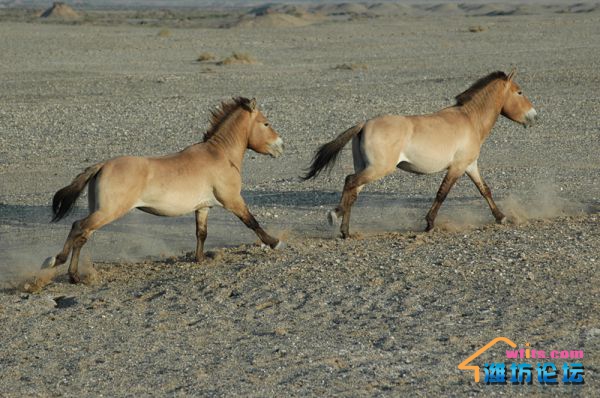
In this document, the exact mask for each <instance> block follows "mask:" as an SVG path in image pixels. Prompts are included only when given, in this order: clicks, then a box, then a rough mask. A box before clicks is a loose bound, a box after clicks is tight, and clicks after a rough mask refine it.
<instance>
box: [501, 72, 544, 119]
mask: <svg viewBox="0 0 600 398" xmlns="http://www.w3.org/2000/svg"><path fill="white" fill-rule="evenodd" d="M515 73H516V72H515V70H514V69H513V71H512V72H510V74H509V75H508V76H507V78H506V83H507V85H508V92H507V94H506V99H505V101H504V105H503V106H502V116H506V117H507V118H509V119H510V120H512V121H514V122H517V123H520V124H522V125H523V126H525V127H527V126H532V125H533V124H534V123H535V121H536V120H537V117H538V116H537V112H536V111H535V109H534V108H533V105H532V104H531V102H530V101H529V99H528V98H527V97H526V96H525V95H524V94H523V91H521V87H519V85H518V84H517V83H515V82H514V81H513V78H514V77H515Z"/></svg>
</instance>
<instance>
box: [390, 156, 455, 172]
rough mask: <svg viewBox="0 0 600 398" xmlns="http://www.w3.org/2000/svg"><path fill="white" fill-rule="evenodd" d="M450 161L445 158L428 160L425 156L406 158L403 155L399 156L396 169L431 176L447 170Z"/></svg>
mask: <svg viewBox="0 0 600 398" xmlns="http://www.w3.org/2000/svg"><path fill="white" fill-rule="evenodd" d="M449 164H450V159H446V158H443V157H441V158H428V157H425V156H414V157H410V158H409V157H408V156H406V155H405V154H404V153H401V154H400V157H399V159H398V163H397V164H396V167H397V168H399V169H401V170H404V171H408V172H409V173H415V174H433V173H438V172H440V171H442V170H445V169H447V168H448V165H449Z"/></svg>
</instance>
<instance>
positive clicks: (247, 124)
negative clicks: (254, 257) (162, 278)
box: [44, 98, 284, 283]
mask: <svg viewBox="0 0 600 398" xmlns="http://www.w3.org/2000/svg"><path fill="white" fill-rule="evenodd" d="M246 148H250V149H252V150H253V151H256V152H258V153H262V154H269V155H271V156H273V157H278V156H280V155H281V154H282V153H283V141H282V140H281V138H280V137H279V135H278V134H277V132H275V130H273V128H272V127H271V126H270V125H269V122H268V120H267V118H266V117H265V116H264V115H263V114H262V113H261V112H260V111H259V110H258V108H257V107H256V100H254V99H252V100H248V99H247V98H237V99H234V100H233V101H231V102H226V103H223V104H221V109H219V110H216V111H213V112H212V118H211V127H210V129H209V130H208V131H207V133H206V134H205V135H204V141H203V142H201V143H198V144H194V145H191V146H189V147H187V148H185V149H184V150H182V151H181V152H178V153H175V154H171V155H167V156H162V157H151V158H150V157H133V156H123V157H118V158H114V159H111V160H108V161H105V162H101V163H97V164H95V165H93V166H90V167H88V168H87V169H85V171H83V172H82V173H81V174H79V175H78V176H77V177H75V179H74V180H73V182H72V183H71V185H69V186H67V187H64V188H63V189H61V190H60V191H58V192H57V193H56V194H55V195H54V199H53V201H52V210H53V213H54V218H53V220H52V221H58V220H60V219H62V218H63V217H65V216H66V215H67V213H68V212H69V210H70V209H71V208H72V207H73V205H74V204H75V201H76V200H77V198H78V197H79V195H80V193H81V192H82V191H83V189H84V188H85V186H86V185H89V188H88V196H89V197H88V201H89V211H90V213H89V215H88V216H87V217H85V218H83V219H81V220H79V221H76V222H75V223H73V227H72V229H71V232H70V233H69V236H68V238H67V241H66V243H65V245H64V248H63V250H62V251H61V252H60V253H59V254H57V255H56V256H54V257H50V258H48V259H46V261H45V262H44V266H45V267H56V266H58V265H61V264H63V263H65V262H66V261H67V258H68V256H69V253H70V252H72V255H71V263H70V265H69V276H70V278H71V281H72V282H73V283H77V282H79V281H80V277H79V274H78V272H77V264H78V261H79V253H80V251H81V247H82V246H83V245H84V244H85V243H86V241H87V240H88V239H89V237H90V235H92V233H93V232H94V231H96V230H97V229H99V228H101V227H102V226H104V225H106V224H108V223H110V222H112V221H114V220H116V219H118V218H120V217H122V216H123V215H125V214H126V213H127V212H129V211H130V210H131V209H134V208H137V209H140V210H142V211H145V212H147V213H151V214H155V215H158V216H179V215H183V214H186V213H190V212H192V211H194V212H195V213H196V239H197V244H196V259H197V261H201V260H202V259H203V258H204V241H205V239H206V234H207V218H208V210H209V209H210V208H211V207H212V206H216V205H217V206H223V207H224V208H226V209H227V210H229V211H231V212H232V213H233V214H235V215H236V216H238V217H239V218H240V219H241V220H242V222H243V223H244V224H246V226H247V227H248V228H251V229H252V230H254V232H255V233H256V234H257V235H258V237H259V238H260V240H261V241H262V242H263V243H265V244H266V245H269V246H270V247H271V248H274V249H276V248H281V247H283V246H284V244H283V242H280V241H279V240H277V239H276V238H274V237H272V236H270V235H269V234H267V233H266V232H265V231H264V230H263V229H262V228H261V227H260V225H259V224H258V222H257V221H256V219H255V218H254V217H253V216H252V214H250V211H248V207H247V206H246V203H245V202H244V199H243V198H242V196H241V188H242V178H241V175H240V170H241V169H242V160H243V158H244V153H245V152H246Z"/></svg>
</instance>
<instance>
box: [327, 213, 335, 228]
mask: <svg viewBox="0 0 600 398" xmlns="http://www.w3.org/2000/svg"><path fill="white" fill-rule="evenodd" d="M327 222H328V223H329V225H330V226H332V227H333V226H334V225H337V223H338V216H337V213H336V211H335V210H331V211H330V212H329V213H327Z"/></svg>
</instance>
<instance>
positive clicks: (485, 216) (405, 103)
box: [0, 12, 600, 396]
mask: <svg viewBox="0 0 600 398" xmlns="http://www.w3.org/2000/svg"><path fill="white" fill-rule="evenodd" d="M598 15H599V14H598V13H596V12H590V13H581V14H543V13H542V14H540V15H537V14H536V15H517V16H506V17H504V16H498V17H468V18H467V17H463V16H448V15H445V14H440V15H429V16H420V17H418V18H414V17H411V18H409V17H405V18H398V19H391V18H376V19H361V18H357V19H354V20H352V21H343V22H322V23H319V24H315V25H310V26H304V27H290V28H286V27H279V28H273V29H267V28H256V29H247V30H243V29H184V28H181V29H177V28H172V29H171V35H170V36H168V37H161V36H160V35H159V34H158V32H159V29H158V28H154V27H134V26H127V25H117V26H92V25H87V24H85V23H84V24H78V25H60V24H58V25H57V24H39V23H11V22H2V24H0V37H3V38H6V40H3V41H1V42H0V53H2V54H4V55H3V58H2V60H1V61H0V73H2V79H0V92H1V93H2V96H1V101H2V105H1V106H0V132H1V134H0V185H1V187H2V189H1V192H0V249H1V250H2V253H3V254H2V257H3V258H1V259H0V284H2V286H3V290H2V291H1V292H0V335H1V336H2V337H1V338H0V342H1V343H2V347H3V349H2V351H1V352H0V395H2V396H24V395H26V396H35V395H39V396H48V395H51V396H54V395H67V396H75V395H81V394H83V395H90V396H93V395H99V394H104V395H108V396H124V395H152V394H158V395H165V394H169V395H189V394H195V395H200V394H204V395H214V396H223V395H225V396H230V395H239V396H248V395H250V396H265V395H267V396H271V395H282V394H284V393H285V394H290V395H293V396H296V395H298V396H299V395H306V394H312V395H349V396H352V395H389V396H398V395H401V394H413V395H415V394H416V395H421V396H438V395H456V396H464V395H475V394H478V393H485V394H498V395H501V394H516V395H519V394H523V395H525V394H529V393H533V394H538V395H545V394H548V393H549V392H550V393H552V394H555V395H581V396H597V395H598V394H599V390H600V388H599V387H598V381H597V379H598V376H597V372H598V363H599V357H598V352H600V351H599V348H600V347H599V338H600V320H599V308H598V303H599V302H600V300H599V298H600V297H599V295H600V288H599V286H600V284H599V282H600V281H599V280H598V275H597V267H598V263H599V262H600V256H598V252H599V251H600V250H599V248H600V233H599V232H598V231H599V220H600V218H599V217H600V215H599V212H600V199H599V198H600V184H599V181H598V178H599V177H598V176H599V175H600V162H599V161H598V152H599V151H598V150H599V149H600V147H599V144H598V133H599V126H598V111H599V110H600V108H599V106H600V105H599V102H598V92H600V75H599V74H598V55H599V54H600V52H599V51H598V43H600V37H599V33H600V32H599V31H598V28H597V27H598V23H599V22H600V17H599V16H598ZM473 25H480V26H482V27H484V28H485V29H484V30H483V31H481V32H475V33H474V32H470V31H469V27H470V26H473ZM203 51H209V52H213V53H215V54H216V55H217V57H218V58H223V57H225V56H228V55H230V54H231V52H233V51H243V52H248V53H250V54H251V55H252V56H253V57H254V58H255V59H257V60H258V61H259V62H260V64H253V65H231V66H218V65H216V64H212V63H208V64H206V63H197V62H195V61H194V60H195V58H196V57H197V55H198V54H200V53H201V52H203ZM352 63H356V64H366V65H367V69H366V70H365V69H364V68H362V67H361V68H359V69H357V70H344V69H340V68H337V66H339V65H342V64H352ZM513 65H516V66H517V67H518V77H517V80H518V81H519V83H521V85H522V86H523V89H524V91H525V93H526V94H527V95H528V96H529V97H530V98H531V99H532V101H533V102H534V104H535V106H536V108H537V109H538V111H539V112H540V116H541V119H540V124H539V125H538V126H536V127H535V128H533V129H528V130H523V129H522V128H521V127H519V126H517V125H514V124H511V123H510V122H508V121H506V120H501V121H499V123H498V124H497V126H496V127H495V129H494V131H493V133H492V135H491V137H490V139H489V140H488V142H487V143H486V144H485V146H484V149H483V151H482V155H481V160H480V165H481V167H482V173H483V175H484V177H485V178H486V180H487V181H488V183H489V184H490V185H491V187H492V189H493V192H494V195H495V196H496V198H497V199H498V202H499V204H500V206H501V208H502V209H503V210H505V211H506V213H507V214H509V215H510V216H511V220H512V222H511V223H510V224H508V225H504V226H496V225H494V224H493V223H492V220H493V218H492V217H491V215H490V214H489V211H488V209H487V207H486V205H485V202H484V201H483V200H482V199H481V198H480V197H479V194H478V193H477V191H476V190H475V188H474V187H473V186H472V184H471V182H470V181H468V180H467V179H463V180H461V181H460V182H459V184H458V185H457V186H456V187H455V189H453V190H452V192H451V194H450V196H449V198H448V199H447V201H446V202H445V204H444V206H443V207H442V210H441V212H440V218H439V228H438V229H437V230H436V231H434V232H433V233H432V234H424V233H421V232H418V231H420V230H422V228H423V227H424V221H423V217H424V215H425V213H426V211H427V208H428V207H429V205H430V203H431V200H432V198H433V196H434V194H435V191H436V190H437V185H438V184H439V182H440V180H441V175H435V176H425V177H416V176H412V175H409V174H406V173H402V172H399V173H397V174H395V175H393V176H390V177H389V178H387V179H385V180H383V181H381V182H378V183H375V184H373V185H371V186H370V187H368V188H366V189H365V191H364V192H363V193H362V194H361V197H360V199H359V201H358V204H357V208H356V210H355V211H354V212H353V224H352V226H351V227H352V230H353V231H354V232H355V233H356V236H357V237H356V239H352V240H349V241H342V240H338V239H336V238H335V236H336V231H332V230H331V229H330V228H329V227H327V226H326V225H325V217H324V214H325V211H326V210H328V209H329V208H330V207H332V206H334V205H335V203H336V202H337V200H338V198H339V196H338V195H339V190H340V189H341V185H342V181H343V178H344V176H345V175H346V174H348V173H349V172H350V171H351V161H350V159H349V156H348V155H349V154H348V153H347V152H345V153H344V156H343V158H342V159H341V161H340V163H339V165H338V166H337V167H336V169H335V170H334V171H333V173H332V174H331V175H330V176H324V177H323V178H320V179H318V180H315V181H311V182H308V183H301V182H300V181H299V180H298V179H297V176H298V175H299V174H300V173H301V171H302V169H303V168H304V167H305V166H306V165H307V164H308V162H309V160H310V156H311V154H312V152H313V150H314V148H315V147H316V145H317V144H319V143H321V142H324V141H326V140H328V139H330V138H332V137H333V136H334V135H336V134H337V133H339V132H341V131H343V130H344V129H345V128H347V127H349V126H350V125H352V124H353V123H355V122H357V121H359V120H362V119H364V118H367V117H372V116H375V115H377V114H380V113H422V112H429V111H434V110H436V109H439V108H441V107H443V106H447V105H450V104H451V103H452V97H453V96H454V95H456V94H457V93H459V92H460V91H462V90H464V89H465V88H466V87H468V86H469V85H470V84H471V83H472V82H473V81H474V80H476V79H477V78H479V77H481V76H483V75H485V74H487V73H489V72H490V71H493V70H496V69H504V70H508V69H510V67H511V66H513ZM237 95H245V96H249V97H253V96H255V97H257V98H258V99H259V103H260V105H261V106H262V108H263V109H264V111H265V113H266V114H267V116H268V117H269V118H270V120H271V122H272V123H273V125H274V126H275V127H276V128H277V130H278V131H279V132H280V133H281V135H282V137H283V138H284V140H285V142H286V148H287V151H286V154H285V156H284V157H283V158H282V159H280V160H273V159H268V158H266V157H262V156H259V155H255V154H249V155H248V156H247V159H246V161H245V164H244V167H245V169H244V170H245V171H244V181H245V186H244V195H245V197H246V198H247V199H248V202H249V205H250V208H251V210H253V211H254V213H255V214H256V215H257V218H258V219H259V221H260V222H261V223H263V225H264V226H265V227H266V229H268V230H270V231H274V232H275V233H276V234H277V235H279V236H282V237H284V238H285V239H286V240H287V241H288V243H289V247H288V248H287V249H286V250H284V251H281V252H273V251H270V250H265V249H262V248H260V247H259V246H258V245H256V244H255V237H254V236H253V235H252V233H251V232H249V231H247V230H246V229H245V228H244V226H243V225H242V224H241V223H239V221H238V220H236V219H235V218H234V217H233V216H232V215H230V214H228V213H226V212H224V211H221V210H215V211H213V212H211V215H210V216H209V238H208V246H209V249H210V250H211V251H212V252H211V256H212V257H213V259H212V260H210V261H209V262H208V263H207V264H203V265H196V264H194V263H191V262H189V261H188V260H189V258H190V257H189V255H188V254H185V253H187V252H190V251H192V250H193V248H194V240H195V238H194V233H193V219H192V218H191V217H183V218H179V219H171V220H164V219H160V218H156V217H152V216H147V215H141V214H132V215H130V216H128V217H126V218H125V219H123V220H121V221H119V222H117V223H115V224H114V225H112V226H109V227H107V228H106V229H104V230H102V231H99V232H98V233H97V234H96V235H95V237H94V239H93V241H92V242H91V243H90V244H89V245H88V246H86V249H84V252H85V254H84V256H91V258H92V259H93V262H94V264H95V266H96V269H97V272H95V273H94V272H92V278H91V279H92V283H91V284H90V285H78V286H73V285H70V284H69V283H68V282H67V279H66V277H65V276H64V273H65V269H64V268H60V269H59V270H58V275H57V276H56V278H55V280H54V283H52V284H50V285H48V286H46V287H45V288H44V289H43V290H42V291H41V292H39V293H35V294H27V293H21V292H19V291H18V290H15V289H13V288H12V287H11V286H14V285H16V284H18V282H20V281H22V280H23V278H24V277H25V276H27V275H29V274H30V273H31V272H32V271H34V270H37V269H38V268H39V265H40V264H41V262H42V261H43V259H44V258H45V257H47V256H49V255H53V254H55V253H56V252H57V250H58V249H59V248H60V246H61V245H62V242H63V239H64V238H65V237H66V234H67V232H68V228H69V225H70V223H71V222H72V221H73V220H74V219H76V216H77V215H81V214H83V212H84V210H83V208H81V209H78V210H77V211H76V212H75V215H74V217H72V218H70V219H69V220H67V221H65V222H63V223H59V224H58V225H54V224H53V225H50V224H48V220H49V209H48V203H49V200H50V198H51V196H52V194H53V192H54V191H56V190H57V189H58V188H60V187H62V186H63V185H65V184H67V183H68V182H69V181H70V179H71V178H72V177H73V176H74V175H75V174H77V173H78V172H79V171H80V170H81V169H82V168H83V167H84V166H86V165H89V164H91V163H93V162H95V161H98V160H101V159H106V158H109V157H113V156H117V155H120V154H138V155H149V154H162V153H168V152H172V151H176V150H179V149H181V148H183V147H185V146H186V145H188V144H190V143H193V142H196V141H198V140H199V139H200V136H201V132H202V131H203V130H204V129H205V128H206V121H207V119H208V112H209V110H210V109H211V108H212V107H214V106H215V105H216V104H217V103H219V101H221V100H224V99H227V98H230V97H232V96H237ZM84 202H85V200H81V201H80V204H81V205H82V206H83V203H84ZM85 262H87V263H89V262H90V260H86V261H85ZM497 336H506V337H509V338H510V339H512V340H513V341H515V342H516V343H518V344H519V345H522V344H524V343H525V342H530V343H531V344H532V346H533V347H539V348H541V349H582V350H585V355H586V356H585V358H584V360H583V363H584V365H585V369H586V376H585V380H586V384H585V385H584V386H581V387H577V386H572V385H563V384H562V383H561V385H560V386H559V387H558V388H553V389H551V387H548V386H540V385H539V384H536V383H534V385H533V386H531V387H530V388H527V387H524V386H510V385H507V386H485V385H484V384H483V383H479V384H476V383H474V382H473V381H472V373H471V372H463V371H460V370H458V369H457V365H458V363H460V362H461V361H462V360H464V359H465V358H466V357H468V356H469V355H470V354H471V353H472V352H473V351H475V350H476V349H477V348H479V347H481V346H482V345H484V344H485V343H487V342H488V341H490V340H491V339H492V338H494V337H497ZM502 349H503V347H498V348H494V349H493V350H492V351H489V352H488V353H487V354H485V355H487V356H485V357H482V358H481V363H479V366H482V363H483V361H484V360H486V361H502V360H503V356H502V354H503V351H502ZM482 375H483V373H482ZM550 389H551V390H550Z"/></svg>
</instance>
